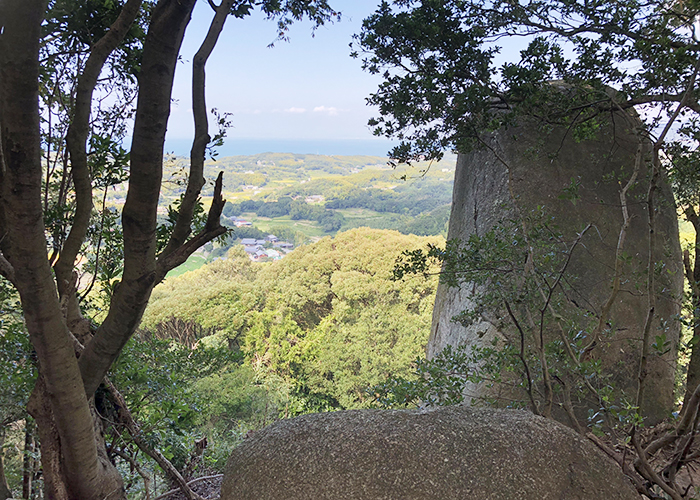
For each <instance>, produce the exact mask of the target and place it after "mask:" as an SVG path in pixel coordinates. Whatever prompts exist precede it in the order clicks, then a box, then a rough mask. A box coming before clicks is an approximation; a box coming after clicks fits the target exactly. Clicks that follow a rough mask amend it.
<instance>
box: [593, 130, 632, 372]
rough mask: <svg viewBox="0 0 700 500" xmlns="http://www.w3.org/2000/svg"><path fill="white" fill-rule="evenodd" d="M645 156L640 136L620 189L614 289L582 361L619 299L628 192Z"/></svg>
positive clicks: (626, 227)
mask: <svg viewBox="0 0 700 500" xmlns="http://www.w3.org/2000/svg"><path fill="white" fill-rule="evenodd" d="M643 157H644V139H642V138H641V137H640V138H639V143H638V145H637V154H636V157H635V161H634V171H633V172H632V175H631V176H630V178H629V180H628V181H627V184H625V187H624V188H622V191H620V206H621V208H622V227H621V228H620V233H619V235H618V238H617V248H616V249H615V271H614V275H613V282H612V290H611V291H610V295H609V296H608V300H606V301H605V304H603V307H602V309H601V312H600V316H599V317H598V325H597V326H596V328H595V330H593V332H592V333H591V338H590V340H589V341H588V343H587V344H586V346H585V347H584V348H583V349H582V350H581V354H580V356H579V360H580V361H582V360H584V359H585V358H586V356H588V355H589V354H590V352H591V351H592V350H593V349H594V348H595V346H596V344H597V343H598V339H599V338H600V334H601V333H602V332H603V329H604V328H605V325H607V323H608V320H609V319H610V311H611V309H612V306H613V304H614V303H615V299H617V294H618V293H619V292H620V281H621V279H622V263H623V252H624V248H625V239H626V238H627V230H628V229H629V225H630V220H631V219H630V215H629V209H628V203H627V193H628V192H629V190H630V189H631V188H632V186H634V183H635V182H637V177H638V176H639V172H640V170H641V168H642V159H643Z"/></svg>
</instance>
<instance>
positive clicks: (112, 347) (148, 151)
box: [78, 0, 195, 396]
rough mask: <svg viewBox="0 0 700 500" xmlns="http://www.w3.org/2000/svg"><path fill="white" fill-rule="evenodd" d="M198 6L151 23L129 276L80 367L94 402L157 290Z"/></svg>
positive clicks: (164, 10) (130, 205)
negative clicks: (184, 57) (172, 154)
mask: <svg viewBox="0 0 700 500" xmlns="http://www.w3.org/2000/svg"><path fill="white" fill-rule="evenodd" d="M194 4H195V0H160V1H159V2H158V4H157V5H156V7H155V9H154V11H153V15H152V17H151V23H150V28H149V31H148V35H147V37H146V41H145V43H144V49H143V58H142V63H141V71H140V73H139V97H138V102H137V105H136V118H135V120H134V131H133V141H132V144H131V156H130V159H131V166H130V169H129V191H128V194H127V196H126V203H125V204H124V210H123V211H122V227H123V229H124V272H123V274H122V280H121V282H120V283H119V285H118V286H117V287H116V290H115V293H114V295H113V297H112V302H111V304H110V308H109V312H108V313H107V317H106V318H105V320H104V322H103V323H102V325H100V327H99V329H98V330H97V333H96V334H95V336H94V337H93V338H92V340H90V341H89V342H88V344H87V345H86V346H85V351H84V352H83V354H82V356H80V359H79V361H78V362H79V364H80V371H81V373H82V376H83V381H84V386H85V392H86V394H88V396H92V394H93V393H94V392H95V390H96V389H97V387H98V386H99V385H100V383H101V382H102V378H103V377H104V376H105V374H106V373H107V370H108V369H109V367H110V366H111V365H112V363H113V362H114V360H115V359H116V357H117V356H118V355H119V353H120V352H121V350H122V348H123V347H124V345H125V344H126V342H127V340H129V338H130V337H131V335H132V334H133V332H134V331H135V330H136V327H137V326H138V324H139V322H140V321H141V316H142V315H143V311H144V310H145V309H146V305H147V304H148V299H149V298H150V295H151V291H152V290H153V286H154V285H155V277H156V260H155V254H156V229H157V218H156V215H157V210H158V198H159V195H160V188H161V181H162V175H163V144H164V141H165V132H166V128H167V118H168V116H169V115H170V98H171V95H172V86H173V77H174V74H175V67H176V65H177V61H178V56H179V52H180V47H181V45H182V39H183V37H184V34H185V28H186V26H187V24H188V23H189V20H190V16H191V13H192V9H193V8H194Z"/></svg>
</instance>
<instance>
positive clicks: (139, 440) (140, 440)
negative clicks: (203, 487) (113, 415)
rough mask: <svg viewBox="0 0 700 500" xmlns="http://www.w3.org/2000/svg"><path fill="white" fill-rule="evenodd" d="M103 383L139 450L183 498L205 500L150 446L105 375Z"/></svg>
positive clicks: (117, 391) (122, 398)
mask: <svg viewBox="0 0 700 500" xmlns="http://www.w3.org/2000/svg"><path fill="white" fill-rule="evenodd" d="M104 384H105V386H106V387H107V389H109V394H110V396H111V397H112V402H113V403H114V406H115V407H116V409H117V415H119V420H120V421H121V423H122V424H123V425H124V427H126V430H127V431H128V432H129V435H130V436H131V438H132V439H133V440H134V443H136V446H138V447H139V449H140V450H141V451H143V452H144V453H145V454H146V455H148V456H149V457H151V458H152V459H153V460H155V461H156V463H157V464H158V465H159V466H160V468H161V469H163V472H165V474H166V475H167V476H168V477H169V478H170V479H172V480H173V481H174V482H175V483H176V484H177V485H178V486H179V487H180V491H182V493H183V494H184V495H185V498H187V499H188V500H205V499H204V497H202V496H200V495H198V494H197V493H195V492H193V491H192V489H190V487H189V486H188V485H187V482H186V481H185V479H184V478H183V477H182V475H181V474H180V473H179V472H178V470H177V469H176V468H175V467H174V466H173V464H171V463H170V461H169V460H168V459H167V458H165V457H164V456H163V454H162V453H161V452H159V451H158V450H156V449H155V448H152V447H151V446H150V445H149V444H148V443H147V442H146V440H145V439H144V437H143V434H142V433H141V428H140V427H139V425H138V424H137V423H136V421H135V420H134V417H133V416H132V415H131V411H129V407H128V406H127V404H126V400H125V399H124V396H122V395H121V393H120V392H119V390H118V389H117V388H116V387H115V385H114V384H113V383H112V382H111V381H110V380H109V379H108V378H106V377H105V379H104Z"/></svg>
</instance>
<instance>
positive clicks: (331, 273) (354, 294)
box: [142, 228, 443, 414]
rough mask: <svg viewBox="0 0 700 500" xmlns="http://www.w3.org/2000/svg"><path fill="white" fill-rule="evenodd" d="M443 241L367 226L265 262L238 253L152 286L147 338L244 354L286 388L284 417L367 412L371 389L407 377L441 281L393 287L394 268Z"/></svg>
mask: <svg viewBox="0 0 700 500" xmlns="http://www.w3.org/2000/svg"><path fill="white" fill-rule="evenodd" d="M441 241H443V240H442V239H441V238H440V237H430V238H425V237H417V236H406V235H401V234H399V233H398V232H396V231H382V230H374V229H368V228H361V229H354V230H351V231H347V232H343V233H339V234H338V235H337V236H336V237H335V238H331V237H326V238H323V239H321V240H320V241H318V242H316V243H314V244H310V245H306V246H303V247H301V248H298V249H297V250H295V251H293V252H292V253H290V254H289V255H288V256H287V257H286V258H285V259H282V260H280V261H276V262H271V263H263V264H260V263H254V262H251V261H250V260H249V259H248V258H247V257H246V256H245V254H244V253H243V252H242V251H241V250H240V249H238V248H234V249H233V250H231V251H230V252H229V255H228V258H227V259H225V260H219V261H216V262H214V263H212V264H209V265H207V266H204V267H203V268H201V269H199V270H196V271H193V272H189V273H186V274H184V275H182V276H180V277H177V278H169V279H167V280H166V281H165V282H164V283H163V284H161V285H159V286H158V287H156V289H155V290H154V292H153V296H152V299H151V302H150V304H149V306H148V309H147V310H146V313H145V316H144V319H143V322H142V329H143V331H142V336H144V337H153V336H155V337H159V336H161V337H162V336H167V337H171V338H172V337H175V338H178V339H179V340H181V341H182V342H185V343H189V344H193V343H196V342H197V341H200V339H202V338H205V339H206V340H204V341H205V342H224V343H226V344H227V345H229V346H232V347H234V348H236V349H240V350H241V351H242V353H243V354H244V355H245V360H246V361H245V365H246V366H248V367H250V368H252V369H253V370H254V372H255V373H256V374H257V376H258V377H262V379H265V380H268V381H270V380H276V381H278V382H277V384H282V385H283V386H284V387H286V390H287V391H288V394H289V396H288V398H287V400H286V402H285V405H286V410H285V412H286V414H297V413H305V412H308V411H313V410H322V409H340V408H359V407H366V406H368V405H370V404H371V402H372V400H371V398H370V397H368V395H367V394H366V392H365V390H366V389H367V387H369V386H372V385H375V384H379V383H382V382H383V381H384V380H386V378H387V377H388V376H390V375H391V376H397V375H398V376H404V377H411V367H412V362H413V361H414V360H415V359H416V358H417V357H418V356H419V355H421V354H422V353H423V350H424V346H425V343H426V341H427V339H428V334H429V332H430V321H431V314H432V306H433V301H434V294H435V289H436V286H437V277H436V276H433V277H431V278H430V279H428V280H426V279H424V278H423V277H422V276H412V277H409V278H407V279H405V280H403V281H400V282H396V281H392V280H391V276H392V270H393V266H394V262H395V261H396V258H397V257H398V256H399V255H400V254H401V252H402V251H404V250H413V249H416V248H425V247H426V246H427V244H428V243H434V244H436V243H439V242H441ZM273 385H274V384H273Z"/></svg>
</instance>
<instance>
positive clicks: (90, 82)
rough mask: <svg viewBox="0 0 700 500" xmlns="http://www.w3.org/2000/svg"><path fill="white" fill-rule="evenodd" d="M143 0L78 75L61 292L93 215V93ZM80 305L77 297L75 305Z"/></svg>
mask: <svg viewBox="0 0 700 500" xmlns="http://www.w3.org/2000/svg"><path fill="white" fill-rule="evenodd" d="M142 1H143V0H128V1H127V2H126V4H125V5H124V7H123V8H122V10H121V12H120V13H119V17H117V19H116V21H114V23H113V24H112V25H111V26H110V28H109V31H107V33H106V34H105V35H104V36H103V37H102V38H100V39H99V40H98V41H97V42H96V43H95V44H94V45H93V46H92V49H91V51H90V57H88V60H87V62H86V63H85V68H84V69H83V73H82V74H81V75H80V76H79V77H78V85H77V88H76V95H75V111H74V115H73V119H72V121H71V124H70V127H69V128H68V133H67V135H66V147H67V149H68V152H69V154H70V160H71V176H72V178H73V186H74V187H75V205H76V206H75V217H74V218H73V221H72V224H71V230H70V233H69V234H68V237H67V238H66V241H65V243H64V244H63V248H62V249H61V250H60V254H59V255H60V256H59V258H58V260H57V261H56V264H55V265H54V270H55V271H56V278H57V279H56V281H57V282H58V290H59V294H61V295H63V294H64V293H65V292H66V291H65V290H64V289H63V286H62V283H63V282H64V281H66V280H68V279H69V277H70V273H71V272H72V271H73V266H74V265H75V259H76V257H77V255H78V252H79V251H80V247H81V246H82V244H83V241H84V240H85V235H86V233H87V229H88V226H89V224H90V215H91V212H92V180H91V179H90V169H89V167H88V163H87V144H86V143H87V138H88V135H89V133H90V111H91V108H92V95H93V92H94V90H95V86H96V85H97V78H98V77H99V76H100V73H101V72H102V68H103V66H104V64H105V62H106V61H107V58H108V57H109V55H110V54H111V53H112V52H113V51H114V50H115V49H116V48H117V46H118V45H119V44H120V43H121V42H122V40H123V39H124V37H125V36H126V33H127V31H128V30H129V28H130V27H131V25H132V24H133V22H134V20H135V19H136V16H137V15H138V13H139V10H140V8H141V3H142ZM74 307H76V308H77V301H76V303H75V305H74Z"/></svg>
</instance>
